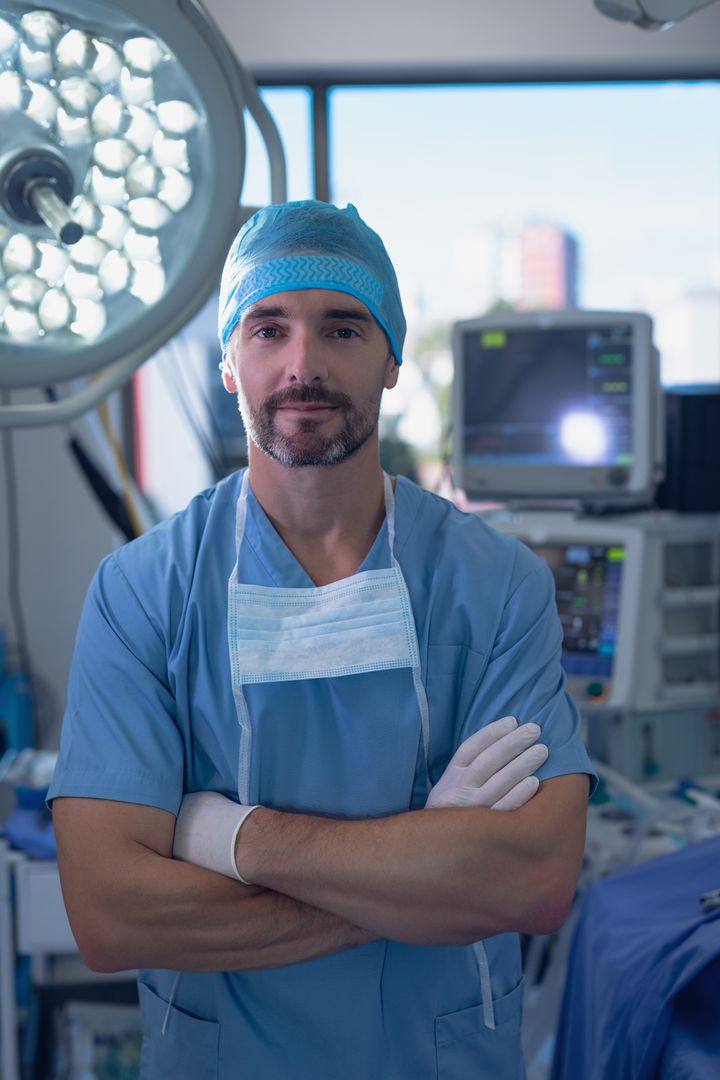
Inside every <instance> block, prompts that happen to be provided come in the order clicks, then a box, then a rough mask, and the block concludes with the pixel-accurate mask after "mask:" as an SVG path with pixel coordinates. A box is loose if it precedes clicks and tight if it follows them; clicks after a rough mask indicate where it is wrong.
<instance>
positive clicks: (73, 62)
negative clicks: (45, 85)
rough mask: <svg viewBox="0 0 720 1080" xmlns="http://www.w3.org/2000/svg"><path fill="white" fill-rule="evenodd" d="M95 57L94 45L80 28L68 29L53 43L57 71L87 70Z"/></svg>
mask: <svg viewBox="0 0 720 1080" xmlns="http://www.w3.org/2000/svg"><path fill="white" fill-rule="evenodd" d="M95 59H96V53H95V46H94V45H93V43H92V39H91V38H90V36H89V35H88V34H85V33H84V32H83V31H82V30H68V32H67V34H63V36H62V37H61V38H60V39H59V41H58V42H57V44H56V45H55V64H56V67H57V68H58V70H59V71H61V72H63V71H75V70H78V69H79V70H80V71H88V70H89V69H90V68H91V67H92V65H93V63H94V62H95Z"/></svg>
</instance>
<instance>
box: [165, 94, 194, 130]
mask: <svg viewBox="0 0 720 1080" xmlns="http://www.w3.org/2000/svg"><path fill="white" fill-rule="evenodd" d="M157 113H158V119H159V120H160V127H161V128H162V129H163V131H164V132H165V133H166V134H167V135H187V133H188V132H189V131H192V129H193V128H194V127H195V125H196V124H197V122H198V120H199V119H200V117H199V116H198V114H197V113H196V112H195V109H193V107H192V105H190V103H189V102H187V101H163V102H161V104H160V105H158V107H157Z"/></svg>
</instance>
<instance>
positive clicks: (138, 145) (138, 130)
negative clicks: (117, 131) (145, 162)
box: [125, 105, 158, 154]
mask: <svg viewBox="0 0 720 1080" xmlns="http://www.w3.org/2000/svg"><path fill="white" fill-rule="evenodd" d="M128 112H129V114H130V118H131V119H130V126H129V128H128V129H127V131H126V132H125V138H126V139H127V141H128V142H129V143H130V144H131V145H132V146H134V147H135V149H136V150H138V151H139V152H140V153H141V154H147V152H148V150H150V148H151V146H152V144H153V139H154V138H155V135H156V133H157V130H158V122H157V120H156V118H155V117H154V116H153V114H152V113H150V112H147V111H146V110H145V109H141V108H140V106H139V105H129V106H128Z"/></svg>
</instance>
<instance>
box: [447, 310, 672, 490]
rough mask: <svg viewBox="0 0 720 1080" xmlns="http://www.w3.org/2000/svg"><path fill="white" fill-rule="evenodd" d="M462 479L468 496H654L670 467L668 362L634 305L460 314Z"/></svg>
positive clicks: (457, 395) (458, 468)
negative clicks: (662, 368)
mask: <svg viewBox="0 0 720 1080" xmlns="http://www.w3.org/2000/svg"><path fill="white" fill-rule="evenodd" d="M453 353H454V360H455V381H454V404H453V426H454V431H455V440H454V451H455V452H454V461H453V465H454V472H455V482H456V486H457V487H459V488H461V489H463V490H464V491H465V492H466V494H467V496H468V498H469V499H470V500H476V501H479V500H483V501H487V500H493V499H501V500H502V501H505V502H508V501H509V502H520V503H522V504H523V505H527V503H528V501H534V500H539V501H547V500H552V501H553V502H557V501H558V500H564V501H566V502H568V501H569V502H573V503H575V504H578V505H580V504H581V505H584V506H590V507H592V508H595V509H598V508H609V507H632V506H646V505H648V504H649V503H650V501H651V500H652V496H653V494H654V491H655V487H656V485H657V483H658V481H659V480H660V479H661V477H662V459H663V440H662V419H661V413H662V405H661V401H662V399H661V394H660V378H659V360H658V354H657V351H656V350H655V349H654V348H653V344H652V322H651V320H650V318H649V317H648V316H647V315H643V314H639V313H637V312H599V311H592V312H587V311H576V310H571V311H557V312H532V313H530V312H523V313H518V312H502V313H497V314H493V315H487V316H485V317H484V318H481V319H472V320H467V321H463V322H458V323H456V324H455V328H454V339H453Z"/></svg>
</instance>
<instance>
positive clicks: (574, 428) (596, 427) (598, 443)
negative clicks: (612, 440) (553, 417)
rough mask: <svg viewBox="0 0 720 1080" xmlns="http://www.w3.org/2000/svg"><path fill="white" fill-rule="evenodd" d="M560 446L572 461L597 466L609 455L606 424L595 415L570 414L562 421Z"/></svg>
mask: <svg viewBox="0 0 720 1080" xmlns="http://www.w3.org/2000/svg"><path fill="white" fill-rule="evenodd" d="M560 445H561V446H562V448H563V450H564V451H565V453H566V454H567V456H568V458H569V460H570V461H575V462H577V463H578V464H579V465H597V464H599V463H600V462H601V461H604V460H605V455H606V453H607V429H606V427H605V424H604V423H603V422H602V420H601V419H600V417H599V416H597V415H596V414H595V413H590V412H572V413H568V414H567V415H566V416H564V417H563V419H562V420H561V421H560Z"/></svg>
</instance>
